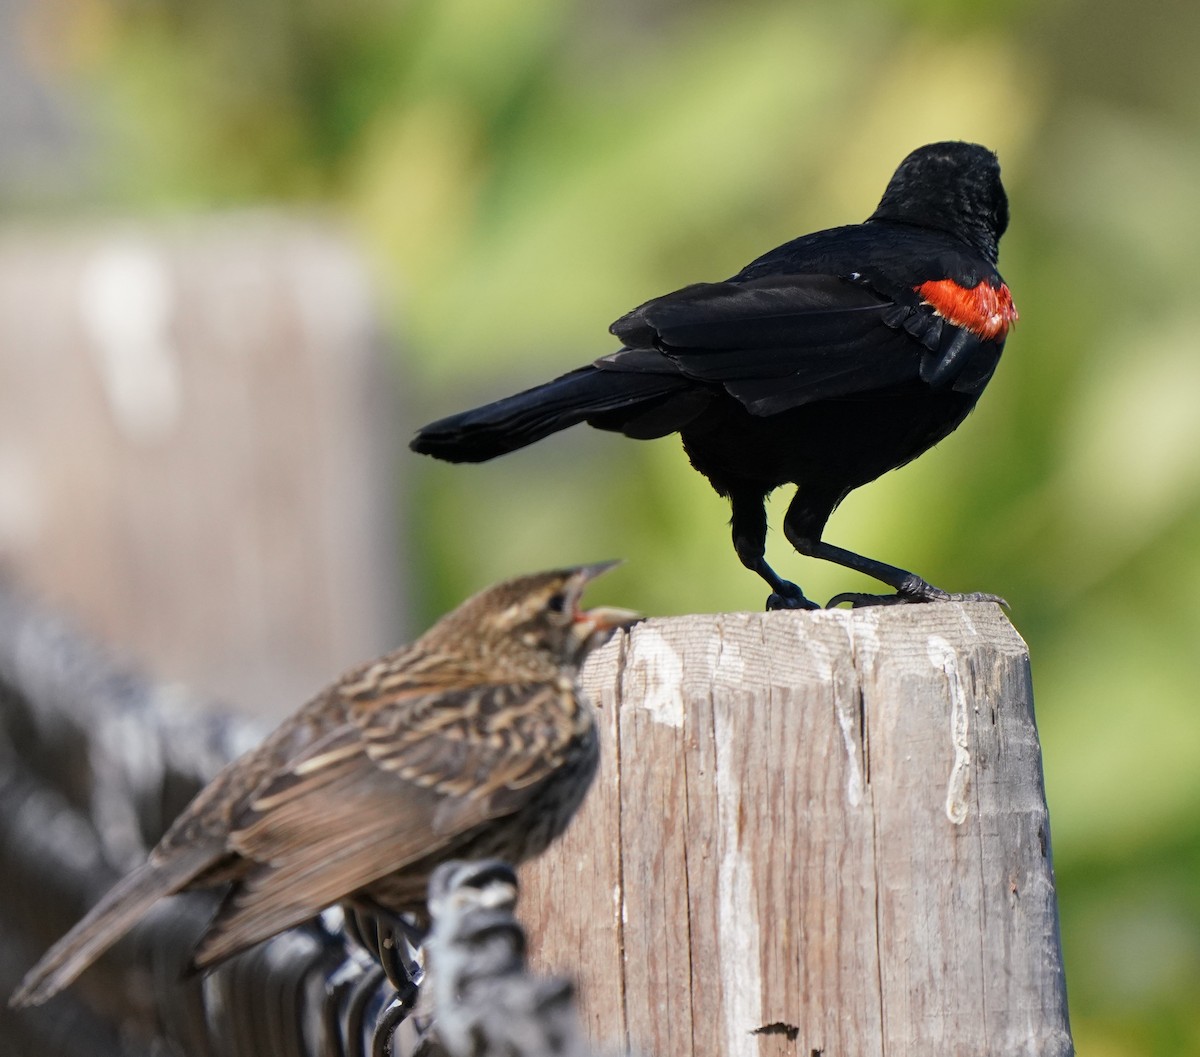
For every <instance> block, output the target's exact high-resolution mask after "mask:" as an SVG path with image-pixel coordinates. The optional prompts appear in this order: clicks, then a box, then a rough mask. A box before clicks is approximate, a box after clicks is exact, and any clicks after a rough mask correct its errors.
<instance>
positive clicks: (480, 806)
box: [10, 562, 638, 1006]
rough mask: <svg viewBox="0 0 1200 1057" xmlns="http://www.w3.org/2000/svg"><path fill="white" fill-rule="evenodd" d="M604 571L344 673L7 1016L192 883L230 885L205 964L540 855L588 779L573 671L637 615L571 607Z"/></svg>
mask: <svg viewBox="0 0 1200 1057" xmlns="http://www.w3.org/2000/svg"><path fill="white" fill-rule="evenodd" d="M613 564H615V563H613V562H606V563H603V564H599V565H590V566H583V567H580V568H575V569H564V570H559V571H554V572H545V573H537V574H533V575H530V576H523V577H520V578H518V579H515V580H509V581H507V582H505V583H502V584H498V585H496V586H495V587H492V588H489V589H488V590H486V591H483V592H481V593H480V594H477V595H475V596H474V597H473V598H471V599H468V600H467V601H466V602H464V603H463V604H462V605H460V606H459V607H458V608H457V609H455V610H454V611H453V612H451V613H449V614H447V615H446V616H444V617H443V618H442V619H441V620H439V621H438V622H437V623H436V624H435V625H434V626H433V627H432V628H430V629H429V630H428V631H427V632H426V633H425V634H424V635H422V636H421V637H420V638H419V639H417V640H416V641H415V642H414V643H412V644H411V645H410V646H407V647H403V648H401V649H399V650H397V651H396V652H394V653H391V654H389V655H387V656H386V657H383V658H381V659H380V660H377V661H374V662H373V663H371V664H367V665H364V666H363V667H361V668H358V669H356V670H354V671H351V672H349V673H347V674H346V675H344V676H343V677H342V678H341V679H340V680H339V681H338V682H336V683H335V684H333V685H332V686H331V687H329V688H328V689H326V690H325V691H324V692H322V693H321V694H319V695H317V697H315V698H314V699H313V700H311V701H310V702H309V703H308V704H307V705H305V706H304V707H303V708H302V709H301V710H300V711H299V712H298V713H296V714H295V715H294V716H292V717H291V718H290V719H287V720H286V721H284V723H283V724H282V725H280V726H279V727H278V728H277V729H276V730H275V731H274V733H272V734H271V735H270V736H269V737H268V738H267V739H266V740H265V741H264V742H263V743H262V744H261V745H260V746H259V747H258V748H256V749H253V750H251V751H250V752H248V753H246V754H245V755H243V756H241V757H240V758H238V759H237V760H235V761H234V762H233V763H231V764H229V765H228V766H227V767H226V768H225V769H224V770H223V771H221V772H220V773H219V774H218V775H217V776H216V777H215V778H214V779H213V780H212V782H210V783H209V784H208V785H207V786H206V787H205V788H204V789H203V790H202V791H201V792H200V793H199V794H198V795H197V796H196V798H195V799H194V800H193V801H192V802H191V804H189V805H188V807H187V808H186V809H185V810H184V812H183V814H182V815H180V816H179V818H178V819H177V820H176V821H175V823H174V824H173V825H172V826H171V828H170V829H169V830H168V831H167V833H166V835H165V836H164V837H163V839H162V841H161V842H160V843H159V844H158V846H157V847H156V848H155V849H154V850H153V851H152V852H151V853H150V856H149V858H148V860H147V861H146V862H145V863H144V864H143V865H142V866H140V867H139V868H138V869H136V870H134V871H133V873H131V874H130V875H129V876H128V877H126V878H125V879H124V880H123V881H121V882H120V883H118V884H117V885H116V886H115V887H114V888H113V889H112V890H111V891H110V892H109V893H108V894H107V895H106V896H105V897H104V898H103V899H101V900H100V902H99V903H98V904H97V905H96V906H95V907H94V908H93V909H92V911H91V912H90V913H89V914H88V915H87V916H86V917H84V918H83V920H82V921H80V922H79V923H78V924H77V925H76V926H75V927H74V928H73V929H72V930H71V931H70V932H69V933H67V935H66V936H64V937H63V938H62V939H61V940H59V941H58V943H56V944H55V945H54V946H53V947H51V948H50V950H49V951H48V952H47V953H46V954H45V956H44V957H43V958H42V960H41V961H40V962H38V964H37V965H35V966H34V967H33V969H32V970H30V972H29V973H28V975H27V976H26V977H25V979H24V981H23V982H22V984H21V986H20V988H19V989H18V990H17V991H16V993H15V994H14V995H13V996H12V998H11V999H10V1004H11V1005H13V1006H28V1005H36V1004H38V1003H41V1002H44V1001H45V1000H46V999H48V998H50V997H51V996H52V995H54V994H56V993H57V992H58V991H60V990H62V989H63V988H64V987H66V986H67V985H68V984H70V983H71V982H72V981H73V980H74V979H75V978H76V977H77V976H78V975H79V974H80V973H81V972H82V971H83V970H84V969H85V968H87V966H88V965H90V964H91V963H92V962H93V961H94V960H95V959H96V958H98V957H99V956H100V955H101V954H102V953H103V952H104V951H106V950H107V949H108V948H109V947H110V946H112V944H114V943H115V942H116V941H117V940H118V939H120V938H121V936H123V935H124V934H125V933H126V932H127V931H128V930H129V929H130V928H132V927H133V925H134V924H135V923H136V922H137V921H138V920H139V919H140V918H141V917H142V916H143V915H144V914H145V913H146V912H147V911H148V910H149V909H150V907H151V906H152V905H153V904H154V903H155V902H157V901H158V900H159V899H161V898H162V897H163V896H167V895H172V894H174V893H176V892H181V891H184V890H186V889H195V888H207V887H213V886H218V885H225V884H227V885H229V889H228V893H227V894H226V896H225V898H224V900H223V901H222V903H221V905H220V909H219V910H218V912H217V914H216V917H215V918H214V919H213V921H212V922H211V924H210V925H209V927H208V929H207V931H206V932H205V933H204V935H203V936H202V938H201V939H200V942H199V944H198V946H197V948H196V951H195V953H194V955H193V967H194V968H195V969H198V970H202V969H206V968H209V967H211V966H213V965H215V964H216V963H218V962H220V961H222V960H223V959H225V958H228V957H230V956H231V955H233V954H236V953H237V952H239V951H242V950H245V949H246V948H247V947H250V946H252V945H253V944H255V943H258V942H260V941H261V940H264V939H267V938H268V937H270V936H273V935H275V933H277V932H281V931H283V930H284V929H287V928H291V927H292V926H294V925H298V924H300V923H301V922H303V921H306V920H307V919H309V918H311V917H313V916H314V915H315V914H317V913H319V912H320V911H321V910H322V909H324V908H325V907H327V906H330V905H331V904H333V903H337V902H339V901H341V902H343V903H344V904H345V905H346V906H347V907H348V909H349V910H351V911H354V912H365V913H366V914H368V915H369V914H374V913H377V912H378V911H380V910H382V911H385V912H387V913H390V914H395V913H405V912H407V913H411V914H414V915H416V916H417V918H418V919H419V920H420V919H422V918H424V915H425V898H426V888H427V884H428V881H429V875H430V874H431V873H432V871H433V870H434V868H435V867H436V866H437V865H438V864H439V863H441V862H443V861H445V860H447V859H475V858H486V857H499V858H503V859H507V860H509V861H510V862H514V863H516V862H520V861H522V860H524V859H528V858H530V857H532V856H534V855H537V854H539V853H540V852H542V851H543V850H544V849H545V848H546V847H547V845H549V844H550V842H551V841H553V840H554V838H555V837H557V836H558V835H559V834H560V833H561V832H562V831H563V830H564V829H565V828H566V826H567V823H568V822H569V821H570V819H571V817H572V815H573V814H574V813H575V810H576V809H577V808H578V806H579V805H580V803H581V802H582V800H583V797H584V794H585V793H586V792H587V789H588V786H589V785H590V784H591V781H592V778H593V776H594V774H595V770H596V762H597V751H598V746H597V736H596V729H595V723H594V720H593V716H592V710H591V706H590V705H589V704H588V703H587V701H586V700H585V699H584V698H583V696H582V695H581V694H580V691H579V687H578V684H577V681H576V676H577V673H578V670H579V666H580V664H581V663H582V661H583V659H584V657H585V656H586V655H587V653H588V652H589V651H590V650H591V649H593V648H594V647H595V646H597V645H599V644H600V643H602V642H603V641H605V640H606V639H607V638H608V637H609V635H610V633H611V632H612V631H613V630H614V629H616V628H620V627H625V626H628V625H629V624H631V623H633V622H634V621H635V620H637V619H638V618H637V615H636V614H634V613H631V612H629V611H627V610H621V609H603V608H601V609H592V610H588V611H584V610H581V609H580V608H579V600H580V595H581V594H582V593H583V590H584V587H585V586H586V585H587V583H588V581H590V580H591V579H593V578H594V577H596V576H598V575H599V574H600V573H602V572H604V571H605V570H606V569H609V568H611V566H612V565H613Z"/></svg>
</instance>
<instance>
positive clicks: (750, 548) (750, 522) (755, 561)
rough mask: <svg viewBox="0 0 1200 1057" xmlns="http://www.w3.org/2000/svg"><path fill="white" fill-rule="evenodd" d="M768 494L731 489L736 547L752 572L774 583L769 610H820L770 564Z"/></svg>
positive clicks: (769, 598) (768, 605) (730, 499)
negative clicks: (766, 505) (768, 554)
mask: <svg viewBox="0 0 1200 1057" xmlns="http://www.w3.org/2000/svg"><path fill="white" fill-rule="evenodd" d="M765 498H766V497H765V496H764V495H763V494H762V492H760V491H756V490H754V489H744V490H730V492H729V505H730V507H731V509H732V512H733V517H732V519H731V524H732V526H733V549H734V550H735V551H737V556H738V558H739V559H740V561H741V563H742V564H743V565H744V566H745V567H746V568H747V569H749V570H750V571H751V572H756V573H758V575H759V576H761V577H762V578H763V579H764V580H766V581H767V583H768V584H770V585H771V594H770V595H769V596H768V598H767V609H768V610H771V609H820V608H821V607H820V606H818V605H817V604H816V603H815V602H811V601H809V599H807V598H805V597H804V592H803V591H801V590H800V588H799V587H797V586H796V585H795V584H794V583H791V582H790V581H788V580H785V579H783V577H781V576H780V575H779V574H778V573H777V572H776V571H775V570H774V569H772V568H771V567H770V566H769V565H768V564H767V559H766V551H767V510H766V507H765V506H764V505H763V501H764V499H765Z"/></svg>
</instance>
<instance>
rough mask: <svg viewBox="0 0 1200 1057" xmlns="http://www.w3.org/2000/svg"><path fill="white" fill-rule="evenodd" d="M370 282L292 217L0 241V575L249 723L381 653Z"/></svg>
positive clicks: (391, 496) (318, 226) (376, 372)
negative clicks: (248, 713) (229, 706)
mask: <svg viewBox="0 0 1200 1057" xmlns="http://www.w3.org/2000/svg"><path fill="white" fill-rule="evenodd" d="M395 392H396V384H395V379H394V378H393V377H392V375H391V372H390V370H389V364H388V358H387V356H386V354H385V346H384V342H383V339H382V336H381V332H380V328H379V322H378V313H377V312H376V310H375V307H374V305H373V299H372V296H371V284H370V281H369V279H368V276H367V274H366V271H365V268H364V265H363V262H362V261H361V259H360V257H359V255H358V254H357V253H356V251H355V249H354V247H353V244H352V243H351V242H350V240H349V239H348V237H347V236H346V234H345V233H343V232H342V231H340V230H339V229H338V227H337V226H336V225H334V224H331V223H329V222H326V221H322V220H320V219H318V218H315V217H312V216H308V215H297V214H285V213H269V212H262V213H242V214H231V215H216V216H204V217H194V218H190V219H188V220H182V219H181V220H178V221H175V222H173V223H172V222H166V221H160V222H156V223H152V222H132V221H131V222H126V223H118V222H111V223H108V224H96V225H89V226H87V227H84V228H79V229H55V230H42V229H12V228H6V229H4V230H3V231H2V232H0V569H3V571H4V572H6V573H7V572H15V573H17V574H18V575H19V577H20V579H21V581H22V583H24V584H25V585H27V586H28V587H30V588H32V589H34V590H35V591H37V593H38V594H39V595H40V596H41V597H43V598H44V599H46V600H47V601H48V602H49V603H51V604H52V605H54V606H55V607H56V608H59V609H61V610H63V611H65V612H69V613H72V614H74V615H76V616H77V617H79V618H81V619H82V621H83V623H84V625H85V626H86V627H87V628H89V629H90V630H91V632H92V633H94V634H96V635H98V637H99V638H101V639H102V640H103V641H106V642H108V643H109V644H111V645H115V646H118V647H119V648H120V650H121V652H122V653H123V654H125V655H126V656H130V657H133V658H135V659H136V660H137V662H138V663H139V664H140V665H143V666H145V667H146V668H148V669H149V670H150V671H152V672H155V673H157V674H158V675H159V676H160V677H162V678H171V679H178V680H182V681H184V682H186V683H188V684H190V685H191V686H193V687H195V688H196V689H199V690H202V691H204V693H205V694H208V695H214V696H221V697H224V698H226V699H228V700H230V701H232V702H234V703H236V704H238V705H239V706H241V707H244V708H247V709H252V710H254V711H256V712H258V713H259V714H263V713H266V714H276V715H277V714H281V713H284V712H288V711H291V710H292V709H294V708H296V707H297V706H298V705H299V704H300V703H301V702H302V701H303V700H304V699H305V698H306V697H307V696H308V695H309V694H311V693H312V692H313V691H314V690H316V689H318V688H319V687H320V686H322V685H323V684H324V683H325V682H327V681H328V680H329V678H330V677H331V676H332V675H334V674H335V673H337V672H338V671H339V670H341V669H344V668H346V667H348V666H349V665H351V664H354V663H357V662H359V661H361V660H362V659H363V658H366V657H371V656H373V655H375V654H378V653H380V652H382V651H383V650H384V649H387V648H390V647H392V646H394V645H395V644H396V643H397V642H400V641H403V637H402V636H403V628H402V627H401V626H400V619H399V614H400V612H401V611H402V609H403V607H402V605H401V598H402V588H403V584H402V583H401V582H400V580H401V577H400V575H399V573H400V570H399V563H398V560H397V559H398V552H399V537H400V533H399V531H398V526H397V516H396V514H397V503H396V498H395V497H396V495H397V488H398V483H399V478H398V477H397V476H396V470H397V468H395V467H393V458H392V456H393V452H394V451H395V450H396V447H397V437H398V436H399V435H402V427H399V426H397V425H396V423H397V420H398V415H397V408H396V406H395V405H396V403H397V401H396V400H395V398H394V394H395Z"/></svg>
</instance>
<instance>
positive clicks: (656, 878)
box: [519, 604, 1073, 1057]
mask: <svg viewBox="0 0 1200 1057" xmlns="http://www.w3.org/2000/svg"><path fill="white" fill-rule="evenodd" d="M586 682H587V684H588V685H589V687H590V690H591V693H592V696H593V700H594V701H595V702H596V703H597V704H598V706H599V710H600V715H601V727H602V730H603V737H604V762H603V765H602V771H601V774H600V776H599V778H598V781H597V785H596V788H595V789H594V790H593V792H592V794H591V796H590V798H589V801H588V803H587V804H586V805H585V808H584V810H583V813H582V815H581V817H580V818H579V819H577V820H576V822H575V824H574V825H573V827H572V829H571V830H570V831H569V832H568V834H567V836H566V838H565V839H564V840H563V841H562V843H560V844H559V845H558V846H557V847H556V848H555V849H553V850H552V851H551V852H550V853H549V854H548V855H547V856H545V857H543V859H541V860H540V861H539V862H538V863H535V864H533V865H532V866H531V867H530V868H529V869H528V870H527V871H526V872H525V874H524V876H523V881H524V887H523V891H522V900H521V907H520V909H519V912H520V914H521V916H522V918H523V919H524V920H525V921H526V922H527V923H528V925H529V926H530V929H531V932H532V942H531V950H532V951H533V952H535V957H534V960H535V962H536V963H537V964H538V966H539V967H540V968H541V969H543V970H546V969H552V970H553V971H555V972H563V973H567V974H572V975H574V976H576V977H577V978H578V980H579V982H580V984H581V992H582V1002H583V1012H584V1016H585V1018H586V1022H587V1025H588V1029H589V1031H590V1033H591V1035H592V1038H593V1040H595V1041H596V1042H597V1043H600V1042H607V1043H614V1042H620V1043H625V1044H628V1045H629V1046H630V1047H632V1048H633V1050H634V1051H635V1052H640V1053H643V1054H647V1055H653V1057H685V1055H686V1057H691V1055H695V1057H741V1055H752V1054H762V1055H766V1054H771V1055H776V1054H789V1055H790V1054H796V1055H799V1057H873V1055H878V1057H883V1055H884V1054H886V1055H887V1057H904V1055H909V1054H911V1055H914V1057H916V1055H920V1057H929V1055H931V1054H937V1055H939V1057H940V1055H950V1054H955V1055H957V1054H964V1055H967V1054H969V1055H975V1054H978V1055H988V1057H1004V1055H1008V1054H1037V1055H1039V1057H1051V1055H1065V1054H1070V1053H1072V1052H1073V1048H1072V1044H1071V1038H1070V1033H1069V1027H1068V1022H1067V1008H1066V991H1065V985H1064V981H1063V971H1062V957H1061V951H1060V945H1059V937H1058V917H1057V907H1056V904H1055V894H1054V874H1053V870H1052V866H1051V858H1050V838H1049V828H1048V821H1047V813H1046V802H1045V795H1044V790H1043V783H1042V771H1041V756H1040V751H1039V746H1038V740H1037V731H1036V727H1035V723H1034V715H1033V698H1032V691H1031V685H1030V674H1029V661H1028V653H1027V651H1026V648H1025V644H1024V643H1023V642H1022V641H1021V639H1020V637H1019V636H1018V635H1017V633H1016V632H1015V631H1014V629H1013V628H1012V626H1011V624H1009V623H1008V621H1007V620H1006V619H1005V617H1004V615H1003V613H1002V612H1001V610H1000V608H999V607H997V606H994V605H984V604H971V605H927V606H907V607H893V608H882V609H865V610H858V611H853V612H851V611H822V612H816V613H771V614H727V615H719V616H689V617H678V618H671V619H661V620H652V621H649V622H647V623H646V624H643V625H641V626H639V627H638V628H635V629H634V631H633V632H632V634H631V635H630V636H629V637H628V638H627V639H623V640H622V641H621V642H619V643H616V644H613V645H610V646H609V647H608V648H606V650H605V651H604V652H602V653H601V654H599V655H597V657H596V658H595V659H594V660H593V662H592V664H591V665H590V666H589V668H588V670H587V672H586Z"/></svg>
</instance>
